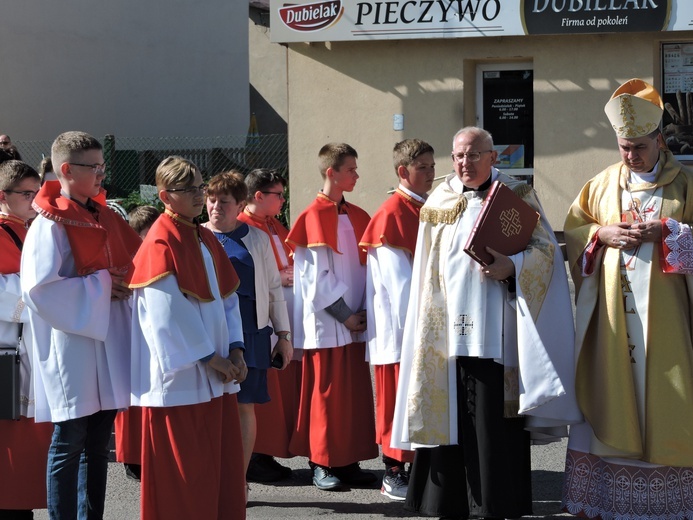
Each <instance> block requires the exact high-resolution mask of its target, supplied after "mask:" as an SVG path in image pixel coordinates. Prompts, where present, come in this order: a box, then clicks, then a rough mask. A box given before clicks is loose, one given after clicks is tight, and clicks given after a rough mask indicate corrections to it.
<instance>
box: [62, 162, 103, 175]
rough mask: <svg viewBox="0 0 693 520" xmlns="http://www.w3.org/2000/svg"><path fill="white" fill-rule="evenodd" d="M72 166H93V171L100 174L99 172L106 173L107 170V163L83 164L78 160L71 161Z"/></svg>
mask: <svg viewBox="0 0 693 520" xmlns="http://www.w3.org/2000/svg"><path fill="white" fill-rule="evenodd" d="M69 164H71V165H72V166H82V167H84V168H91V173H95V174H97V175H98V174H99V173H104V172H105V171H106V163H101V164H99V163H95V164H82V163H78V162H71V163H69Z"/></svg>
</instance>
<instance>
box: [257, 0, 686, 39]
mask: <svg viewBox="0 0 693 520" xmlns="http://www.w3.org/2000/svg"><path fill="white" fill-rule="evenodd" d="M270 26H271V37H272V41H273V42H281V43H285V42H320V41H364V40H401V39H424V38H464V37H484V36H520V35H526V34H580V33H613V32H633V31H684V30H685V31H688V30H691V27H693V1H691V0H317V1H316V0H293V1H292V0H289V1H283V0H272V1H271V2H270Z"/></svg>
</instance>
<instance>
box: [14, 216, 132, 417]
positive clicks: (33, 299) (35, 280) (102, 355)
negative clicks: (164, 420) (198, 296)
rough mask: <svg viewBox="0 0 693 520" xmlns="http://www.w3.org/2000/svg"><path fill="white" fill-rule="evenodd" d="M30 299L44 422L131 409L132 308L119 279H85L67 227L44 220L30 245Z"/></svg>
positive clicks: (25, 262) (26, 295) (25, 256)
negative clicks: (114, 292)
mask: <svg viewBox="0 0 693 520" xmlns="http://www.w3.org/2000/svg"><path fill="white" fill-rule="evenodd" d="M21 287H22V297H23V299H24V301H25V302H26V305H27V307H28V308H29V324H30V328H31V333H32V335H33V339H34V346H35V349H34V368H35V371H34V376H35V379H34V381H35V383H34V390H35V398H36V410H35V417H36V421H37V422H41V421H52V422H62V421H66V420H68V419H76V418H79V417H85V416H88V415H91V414H93V413H96V412H98V411H100V410H114V409H118V408H124V407H127V406H128V405H129V404H130V349H129V346H128V345H129V342H130V315H131V311H130V305H129V303H128V302H127V301H111V275H110V274H109V273H108V271H107V270H105V269H102V270H100V271H96V272H95V273H93V274H90V275H87V276H78V275H77V272H76V268H75V262H74V257H73V255H72V250H71V248H70V242H69V240H68V237H67V234H66V232H65V228H64V226H63V225H62V224H59V223H57V222H55V221H53V220H48V219H46V218H44V217H43V216H41V215H39V216H38V217H36V220H35V221H34V222H33V224H32V225H31V228H30V229H29V232H28V233H27V237H26V240H25V242H24V248H23V251H22V267H21Z"/></svg>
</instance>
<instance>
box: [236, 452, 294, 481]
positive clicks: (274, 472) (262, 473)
mask: <svg viewBox="0 0 693 520" xmlns="http://www.w3.org/2000/svg"><path fill="white" fill-rule="evenodd" d="M290 476H291V468H287V467H286V466H282V465H281V464H279V463H278V462H277V461H276V460H274V457H272V456H271V455H265V454H262V453H253V454H252V455H251V457H250V463H249V464H248V471H247V472H246V474H245V478H246V480H248V481H249V482H276V481H278V480H282V479H285V478H288V477H290Z"/></svg>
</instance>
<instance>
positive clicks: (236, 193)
mask: <svg viewBox="0 0 693 520" xmlns="http://www.w3.org/2000/svg"><path fill="white" fill-rule="evenodd" d="M217 195H231V196H232V197H233V198H234V199H236V202H242V201H244V200H246V199H247V198H248V186H246V184H245V181H244V180H243V175H241V174H240V173H238V172H236V171H233V170H231V171H228V172H221V173H217V174H216V175H215V176H214V177H212V178H211V179H209V183H208V184H207V196H208V197H209V196H217Z"/></svg>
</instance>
